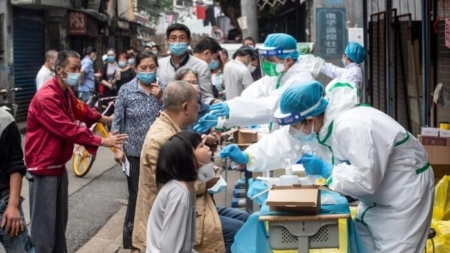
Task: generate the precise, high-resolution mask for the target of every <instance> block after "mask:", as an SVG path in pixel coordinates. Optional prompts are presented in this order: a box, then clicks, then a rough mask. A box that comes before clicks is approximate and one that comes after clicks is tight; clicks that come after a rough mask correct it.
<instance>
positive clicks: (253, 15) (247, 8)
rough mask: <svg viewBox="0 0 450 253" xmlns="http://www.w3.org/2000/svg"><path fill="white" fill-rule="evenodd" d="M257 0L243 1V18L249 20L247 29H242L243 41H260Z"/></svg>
mask: <svg viewBox="0 0 450 253" xmlns="http://www.w3.org/2000/svg"><path fill="white" fill-rule="evenodd" d="M256 1H257V0H241V13H242V17H246V18H247V27H241V29H242V39H244V38H245V37H249V36H250V37H252V38H253V39H255V41H258V40H259V38H258V37H259V36H258V34H259V32H258V14H257V8H258V7H257V5H256Z"/></svg>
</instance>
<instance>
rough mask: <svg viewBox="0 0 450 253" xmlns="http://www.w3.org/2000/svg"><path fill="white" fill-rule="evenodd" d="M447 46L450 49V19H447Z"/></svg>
mask: <svg viewBox="0 0 450 253" xmlns="http://www.w3.org/2000/svg"><path fill="white" fill-rule="evenodd" d="M445 46H446V47H448V48H450V18H445Z"/></svg>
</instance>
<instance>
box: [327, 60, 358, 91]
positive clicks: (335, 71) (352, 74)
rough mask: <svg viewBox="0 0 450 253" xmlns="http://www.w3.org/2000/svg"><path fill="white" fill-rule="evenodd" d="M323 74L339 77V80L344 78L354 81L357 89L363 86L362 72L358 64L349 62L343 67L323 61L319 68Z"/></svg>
mask: <svg viewBox="0 0 450 253" xmlns="http://www.w3.org/2000/svg"><path fill="white" fill-rule="evenodd" d="M320 72H322V73H323V74H325V75H327V76H329V77H331V78H333V79H334V78H340V79H341V80H346V81H350V82H354V83H355V84H356V85H357V86H358V88H359V89H361V87H362V86H363V74H362V68H361V65H360V64H357V63H354V62H351V63H350V64H348V65H347V66H345V68H341V67H338V66H336V65H334V64H331V63H328V62H327V63H325V64H324V65H323V67H322V69H321V70H320Z"/></svg>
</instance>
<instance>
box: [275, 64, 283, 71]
mask: <svg viewBox="0 0 450 253" xmlns="http://www.w3.org/2000/svg"><path fill="white" fill-rule="evenodd" d="M276 70H277V72H278V73H281V72H283V70H284V62H283V63H278V64H277V68H276Z"/></svg>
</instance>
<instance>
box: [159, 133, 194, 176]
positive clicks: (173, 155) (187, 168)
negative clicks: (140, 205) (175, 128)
mask: <svg viewBox="0 0 450 253" xmlns="http://www.w3.org/2000/svg"><path fill="white" fill-rule="evenodd" d="M201 142H202V138H201V137H200V135H199V134H198V133H196V132H193V131H181V132H179V133H177V134H175V135H173V136H172V137H170V138H169V139H168V140H167V141H166V142H165V143H164V144H163V145H162V147H161V149H160V150H159V155H158V160H157V162H156V182H157V183H158V184H166V183H167V182H169V181H170V180H172V179H174V180H180V181H186V182H192V181H195V180H197V176H198V172H197V171H198V170H197V159H196V157H195V154H194V149H196V148H197V146H198V145H199V144H200V143H201Z"/></svg>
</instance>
